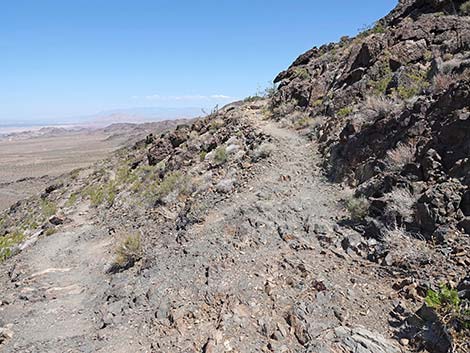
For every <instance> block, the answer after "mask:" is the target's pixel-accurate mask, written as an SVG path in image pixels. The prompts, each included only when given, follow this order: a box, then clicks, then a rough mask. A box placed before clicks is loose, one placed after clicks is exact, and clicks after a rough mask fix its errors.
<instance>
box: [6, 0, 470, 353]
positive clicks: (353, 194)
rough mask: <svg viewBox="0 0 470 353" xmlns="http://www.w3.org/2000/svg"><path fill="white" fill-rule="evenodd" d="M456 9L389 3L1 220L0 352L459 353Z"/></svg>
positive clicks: (460, 108) (461, 49)
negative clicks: (225, 101)
mask: <svg viewBox="0 0 470 353" xmlns="http://www.w3.org/2000/svg"><path fill="white" fill-rule="evenodd" d="M468 13H470V3H464V2H463V1H450V0H449V1H437V0H435V1H434V0H415V1H410V0H405V1H402V2H400V4H399V5H398V6H397V8H396V9H395V10H394V11H393V12H392V13H391V14H390V15H388V16H387V17H385V18H384V19H382V20H380V21H379V22H378V23H377V24H376V25H375V26H374V27H373V28H371V29H370V30H368V31H366V32H365V33H362V34H360V35H359V36H358V37H357V38H354V39H348V38H344V39H343V40H342V41H341V43H337V44H330V45H327V46H324V47H322V48H314V49H312V50H311V51H309V52H307V53H305V54H303V55H302V56H300V57H299V58H298V59H297V60H296V61H295V62H294V64H293V65H292V66H291V67H290V68H289V69H288V70H286V71H285V72H283V73H281V74H280V75H279V76H278V77H277V78H276V80H275V81H276V82H278V83H279V86H278V88H277V89H276V90H275V92H270V94H268V95H267V96H266V97H251V98H249V99H247V100H245V101H244V102H238V103H234V104H231V105H228V106H226V107H224V108H222V109H221V110H219V111H216V112H214V113H213V114H211V115H209V116H207V117H205V118H202V119H199V120H196V121H194V122H192V123H191V124H186V125H180V126H178V127H177V128H176V129H174V130H172V131H169V132H166V133H162V134H160V135H149V136H148V137H147V138H146V139H145V140H143V141H140V142H137V143H136V144H134V145H133V146H131V147H129V148H124V149H122V150H120V151H118V152H117V153H116V154H114V155H113V156H112V157H111V158H109V159H107V160H104V161H101V162H99V163H97V164H96V165H95V166H93V167H92V168H89V169H85V170H82V171H81V172H79V173H72V174H69V175H65V176H63V177H61V178H60V179H58V180H56V182H55V183H54V184H53V185H51V186H50V187H48V188H47V190H46V191H45V192H44V193H43V194H42V195H40V196H38V197H34V198H31V199H29V200H25V201H23V202H21V203H19V204H17V205H15V207H12V208H11V209H10V210H9V211H8V212H6V213H5V214H4V215H3V216H2V221H1V224H0V229H1V230H2V232H1V234H3V237H2V238H0V239H1V242H0V258H2V259H5V260H6V261H4V262H3V263H2V264H1V265H0V282H1V286H2V291H1V292H0V327H2V328H1V329H0V347H1V348H2V349H3V350H4V351H6V352H65V351H79V352H205V353H210V352H212V353H214V352H321V353H335V352H363V353H395V352H396V353H398V352H433V353H437V352H439V353H440V352H468V351H470V346H469V337H470V333H469V330H470V323H469V311H468V310H469V299H470V278H469V273H468V268H469V267H470V253H469V249H470V240H469V236H468V233H469V230H468V224H467V223H468V220H469V217H470V215H469V214H468V208H469V203H468V202H469V197H468V193H469V192H470V191H469V180H470V178H469V177H468V175H469V170H468V158H469V156H470V145H469V144H468V143H469V141H470V138H469V137H470V125H469V119H468V118H469V116H470V112H469V102H470V100H469V99H468V98H469V97H468V95H469V92H470V90H469V88H470V87H469V85H470V83H469V71H468V70H469V66H468V61H469V60H470V48H469V47H470V31H469V29H470V17H469V16H467V14H468ZM12 255H14V256H12Z"/></svg>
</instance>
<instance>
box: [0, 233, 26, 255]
mask: <svg viewBox="0 0 470 353" xmlns="http://www.w3.org/2000/svg"><path fill="white" fill-rule="evenodd" d="M23 239H24V234H23V233H21V232H19V231H14V232H12V233H9V234H7V235H5V236H3V237H0V262H2V261H5V260H6V259H7V258H9V257H10V256H11V255H12V248H13V247H14V246H15V245H17V244H19V243H21V242H22V241H23Z"/></svg>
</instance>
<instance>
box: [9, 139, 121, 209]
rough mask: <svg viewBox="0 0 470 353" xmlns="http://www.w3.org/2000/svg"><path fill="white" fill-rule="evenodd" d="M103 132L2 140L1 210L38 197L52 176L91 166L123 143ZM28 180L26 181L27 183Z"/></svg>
mask: <svg viewBox="0 0 470 353" xmlns="http://www.w3.org/2000/svg"><path fill="white" fill-rule="evenodd" d="M107 137H108V136H107V135H105V134H103V133H93V134H90V133H77V134H74V135H68V136H59V137H41V138H31V139H28V140H15V141H0V209H4V208H7V207H9V206H11V205H12V204H13V203H15V202H16V201H18V200H21V199H24V198H26V197H28V196H30V195H33V194H36V193H37V192H39V191H41V190H42V189H43V188H44V187H46V186H47V184H48V183H49V181H50V179H51V177H54V176H58V175H61V174H63V173H66V172H70V171H72V170H73V169H75V168H81V167H85V166H89V165H91V164H92V163H94V162H95V161H97V160H99V159H102V158H104V157H105V156H106V155H107V154H108V153H109V152H111V151H113V150H115V149H116V148H118V147H120V146H121V145H122V144H123V142H124V141H123V140H122V139H121V140H115V139H111V140H110V141H106V138H107ZM24 179H26V180H24Z"/></svg>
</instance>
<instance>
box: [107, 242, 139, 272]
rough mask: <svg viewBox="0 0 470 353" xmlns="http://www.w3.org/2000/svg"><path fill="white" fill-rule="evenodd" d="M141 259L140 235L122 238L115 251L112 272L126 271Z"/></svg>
mask: <svg viewBox="0 0 470 353" xmlns="http://www.w3.org/2000/svg"><path fill="white" fill-rule="evenodd" d="M141 258H142V243H141V238H140V234H138V233H136V234H129V235H126V236H124V237H123V238H122V239H121V241H120V242H119V244H118V246H117V247H116V250H115V258H114V263H113V271H114V272H117V271H119V270H125V269H128V268H130V267H132V266H134V264H135V263H136V262H137V261H139V260H140V259H141Z"/></svg>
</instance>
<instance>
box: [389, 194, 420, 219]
mask: <svg viewBox="0 0 470 353" xmlns="http://www.w3.org/2000/svg"><path fill="white" fill-rule="evenodd" d="M388 196H389V198H390V200H391V201H392V204H391V207H390V208H391V209H392V210H394V211H396V212H398V213H399V214H400V215H402V216H403V217H404V218H405V220H406V221H412V220H413V213H414V211H413V207H414V205H415V202H416V199H415V197H414V196H413V194H412V193H411V192H410V191H409V190H408V189H393V190H392V192H390V193H389V194H388Z"/></svg>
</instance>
